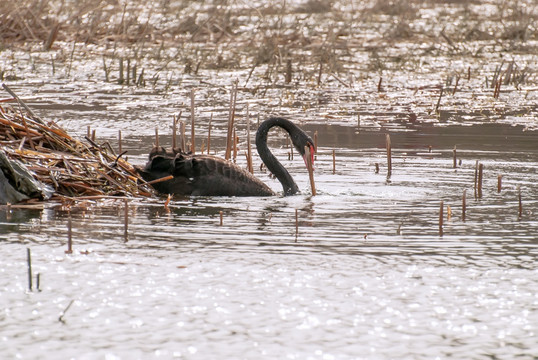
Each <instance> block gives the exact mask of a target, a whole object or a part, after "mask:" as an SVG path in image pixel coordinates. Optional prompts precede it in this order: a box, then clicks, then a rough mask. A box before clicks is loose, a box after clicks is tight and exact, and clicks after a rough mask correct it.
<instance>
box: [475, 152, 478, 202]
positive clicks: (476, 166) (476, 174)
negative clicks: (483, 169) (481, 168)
mask: <svg viewBox="0 0 538 360" xmlns="http://www.w3.org/2000/svg"><path fill="white" fill-rule="evenodd" d="M474 198H475V199H477V198H478V160H476V164H475V167H474Z"/></svg>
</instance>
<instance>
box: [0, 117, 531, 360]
mask: <svg viewBox="0 0 538 360" xmlns="http://www.w3.org/2000/svg"><path fill="white" fill-rule="evenodd" d="M68 121H69V122H70V123H72V121H75V120H69V119H68ZM304 128H305V129H306V130H307V131H308V132H310V133H312V132H314V131H316V130H317V131H318V133H319V134H320V136H319V143H320V145H319V151H318V154H317V161H316V184H317V189H318V195H317V196H314V197H313V196H310V195H309V189H308V176H307V174H306V171H305V170H304V169H303V166H302V161H301V160H300V159H295V161H289V160H287V152H288V150H287V149H286V145H285V144H286V142H285V141H284V138H283V137H282V136H280V135H278V133H274V134H273V137H272V147H273V148H274V149H275V152H276V153H277V154H278V156H279V158H280V159H282V161H283V162H284V163H285V165H286V166H287V167H288V168H290V169H291V172H292V174H295V177H296V180H297V182H298V184H299V186H300V188H301V189H302V190H303V194H302V195H298V196H292V197H285V198H284V197H268V198H218V197H216V198H190V199H189V198H185V199H175V200H173V201H172V202H171V204H170V205H169V208H168V209H165V207H164V205H163V204H164V199H152V200H143V199H139V200H132V201H131V202H130V217H129V228H128V240H127V241H125V239H124V226H123V204H122V202H121V201H117V202H114V201H111V202H105V203H91V202H88V203H85V204H81V205H80V206H78V207H75V208H73V209H72V210H71V216H72V219H73V239H74V253H73V254H71V255H66V254H65V253H64V251H65V249H66V239H67V213H66V211H65V209H64V208H62V207H50V208H45V209H44V210H24V209H13V210H12V213H10V214H9V216H7V214H6V211H2V212H0V218H1V222H0V227H1V228H2V235H1V237H2V246H1V251H2V264H3V265H2V267H1V270H0V271H1V273H2V276H1V277H0V278H1V279H2V285H1V293H0V299H1V301H2V308H3V310H2V315H1V317H2V319H1V322H2V338H1V342H2V351H1V352H2V354H3V355H4V356H6V357H9V358H11V357H20V358H53V357H54V358H68V357H69V358H81V359H91V358H187V359H223V358H245V359H254V358H272V359H274V358H288V359H306V358H309V359H357V358H359V359H360V358H365V359H372V358H373V359H377V358H413V359H431V358H436V357H438V358H451V357H455V358H478V359H480V358H500V359H509V358H515V357H518V358H522V359H533V358H535V357H536V354H537V353H538V346H537V345H536V344H537V342H536V339H537V331H538V329H537V325H536V324H538V295H537V294H538V293H537V292H536V289H537V286H538V271H537V269H536V261H537V259H538V243H537V236H536V234H538V221H537V220H536V213H537V212H538V201H537V200H536V199H538V190H537V188H536V170H537V167H538V164H537V159H538V149H537V147H536V134H534V133H533V132H532V131H531V132H524V131H522V127H517V126H515V127H514V126H509V125H495V124H486V125H482V126H478V125H477V126H475V127H462V126H448V127H435V126H430V125H424V126H420V127H418V128H416V129H412V130H411V131H393V132H391V139H392V143H393V157H394V158H393V174H392V176H391V178H390V179H387V178H386V175H385V173H386V167H385V150H384V134H385V132H384V130H383V129H381V130H380V129H379V128H377V127H372V128H368V127H364V128H361V129H360V130H357V128H356V127H354V126H337V125H333V126H328V125H326V124H305V126H304ZM215 133H216V134H218V133H219V132H218V131H215ZM131 140H132V139H131ZM109 141H111V142H113V141H114V139H109ZM152 141H153V137H147V136H146V137H144V136H141V137H138V138H136V142H129V141H127V144H126V145H124V146H126V147H127V150H129V153H130V154H132V155H131V156H132V160H131V161H133V162H135V163H136V162H138V163H143V162H144V161H145V154H144V153H145V151H146V149H148V148H149V147H150V145H151V143H152ZM162 141H167V140H166V139H164V138H163V139H162ZM222 142H223V141H222V137H221V138H219V137H218V136H217V137H216V138H215V145H214V146H215V147H216V148H222ZM456 143H457V144H458V149H457V151H458V153H457V154H458V158H459V159H461V161H462V162H461V165H460V166H458V168H457V169H453V168H452V148H453V145H454V144H456ZM429 145H433V146H434V148H433V150H432V152H431V153H429V152H428V146H429ZM333 148H336V159H337V162H336V173H335V174H332V149H333ZM475 160H480V162H481V163H483V164H484V166H485V176H484V178H485V182H484V196H483V198H482V199H479V200H475V199H474V198H473V181H474V168H475ZM239 161H240V162H241V161H242V160H241V159H239ZM375 163H379V164H380V173H379V174H375V173H374V168H375ZM498 174H503V175H504V177H503V189H502V191H501V193H500V194H498V193H497V190H496V186H497V175H498ZM257 175H258V176H260V177H262V178H263V179H264V181H267V182H268V183H269V184H270V185H271V186H272V187H273V188H274V189H279V187H280V185H279V184H278V182H277V181H275V180H273V179H271V178H269V177H268V176H267V174H264V173H260V171H257ZM517 187H520V188H521V192H522V199H523V217H522V218H521V219H520V220H519V221H518V201H517V190H516V188H517ZM464 189H467V194H468V208H467V217H466V221H465V222H463V221H462V220H461V206H460V204H461V196H462V192H463V190H464ZM441 200H443V201H444V204H445V207H446V206H447V205H449V206H451V208H452V213H453V215H452V219H450V220H448V221H445V227H444V236H443V237H440V236H439V235H438V211H439V203H440V201H441ZM295 210H298V215H299V225H298V232H297V233H296V228H295ZM220 211H222V212H223V225H222V226H219V212H220ZM445 212H446V208H445ZM26 248H30V249H31V251H32V258H33V272H34V274H36V273H38V272H39V273H40V274H41V275H40V278H41V285H40V287H41V290H42V291H40V292H37V291H33V292H28V291H27V290H26V288H27V272H26ZM72 300H74V302H73V304H72V306H71V307H70V309H69V310H68V311H67V312H66V314H65V316H64V317H63V322H60V321H58V318H59V316H60V315H61V314H62V311H63V310H64V309H65V308H66V306H67V305H68V304H69V303H70V302H71V301H72Z"/></svg>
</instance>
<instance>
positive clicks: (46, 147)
mask: <svg viewBox="0 0 538 360" xmlns="http://www.w3.org/2000/svg"><path fill="white" fill-rule="evenodd" d="M4 88H5V89H6V90H7V91H8V92H10V94H11V95H12V96H14V97H13V98H9V99H4V100H0V152H2V153H4V154H5V155H6V156H7V158H8V159H9V160H12V161H17V162H18V163H20V164H22V165H24V166H25V167H26V168H27V169H28V170H29V171H30V173H31V174H32V175H33V177H34V179H35V180H37V181H39V182H41V183H42V184H45V185H46V186H48V187H50V188H51V189H53V190H54V193H53V195H52V199H56V200H69V199H73V198H81V197H84V198H88V197H91V198H99V197H106V196H149V195H151V194H152V193H153V190H152V189H151V187H150V186H149V185H147V184H146V183H145V182H144V181H143V180H142V179H140V178H139V176H138V175H137V173H136V171H135V170H134V168H133V166H132V165H131V164H129V163H128V162H126V161H125V160H123V159H122V158H121V155H116V154H115V153H114V150H112V148H111V146H110V145H109V144H108V143H105V144H103V145H98V144H96V143H95V142H93V141H91V140H90V139H87V140H88V144H85V143H83V142H81V141H79V140H77V139H74V138H72V137H71V136H69V134H67V132H66V131H65V130H63V129H62V128H61V127H60V126H58V125H57V124H56V123H54V122H53V121H50V122H45V121H43V120H42V119H41V118H39V117H38V116H36V115H35V114H34V113H33V112H32V111H31V109H29V108H28V107H27V106H26V105H25V104H24V103H23V102H22V101H21V100H20V99H18V97H17V96H16V95H15V94H13V93H12V92H11V91H10V90H9V88H8V87H7V86H5V85H4ZM9 102H14V103H15V104H14V105H12V104H8V103H9ZM17 102H18V103H17ZM0 171H1V170H0Z"/></svg>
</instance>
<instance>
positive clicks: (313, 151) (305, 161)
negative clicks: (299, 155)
mask: <svg viewBox="0 0 538 360" xmlns="http://www.w3.org/2000/svg"><path fill="white" fill-rule="evenodd" d="M305 148H306V146H305ZM308 148H309V149H310V162H311V163H312V170H314V153H315V152H316V149H315V148H314V145H312V144H308ZM306 156H307V154H306V153H305V154H304V155H303V160H304V165H305V166H306V167H307V168H308V161H307V159H306Z"/></svg>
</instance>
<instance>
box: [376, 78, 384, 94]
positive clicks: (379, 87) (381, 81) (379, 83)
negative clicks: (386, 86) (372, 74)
mask: <svg viewBox="0 0 538 360" xmlns="http://www.w3.org/2000/svg"><path fill="white" fill-rule="evenodd" d="M381 83H383V77H380V78H379V82H378V83H377V92H381V90H382V88H381Z"/></svg>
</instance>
